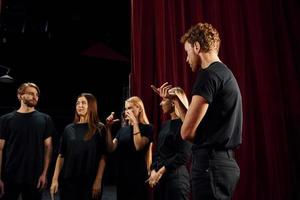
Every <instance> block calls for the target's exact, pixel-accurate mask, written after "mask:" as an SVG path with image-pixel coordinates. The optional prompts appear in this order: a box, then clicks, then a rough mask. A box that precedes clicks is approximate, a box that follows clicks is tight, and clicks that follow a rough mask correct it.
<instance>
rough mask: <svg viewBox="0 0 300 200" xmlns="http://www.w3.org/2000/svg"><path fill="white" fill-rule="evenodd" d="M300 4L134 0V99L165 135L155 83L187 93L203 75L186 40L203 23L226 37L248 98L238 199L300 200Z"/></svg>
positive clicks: (230, 61) (285, 0)
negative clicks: (193, 67) (195, 69)
mask: <svg viewBox="0 0 300 200" xmlns="http://www.w3.org/2000/svg"><path fill="white" fill-rule="evenodd" d="M299 4H300V2H299V1H296V0H265V1H260V0H251V1H246V0H242V1H241V0H228V1H225V0H209V1H204V0H164V1H162V0H151V1H141V0H131V6H132V8H131V9H132V10H131V12H132V16H131V17H132V18H131V20H132V21H131V26H132V28H131V30H132V33H131V35H132V73H131V93H132V95H138V96H140V97H141V98H142V99H143V101H144V103H145V107H146V111H147V112H148V113H149V116H150V119H151V121H152V123H153V124H154V125H155V128H156V129H157V128H158V127H159V126H160V124H161V121H162V120H163V119H164V117H163V116H162V114H161V112H160V108H159V100H160V99H159V98H158V97H157V95H155V94H154V93H153V92H152V91H151V88H150V85H151V84H154V85H157V86H159V85H161V84H162V83H163V82H165V81H168V82H169V83H171V84H173V85H176V86H181V87H182V88H183V89H184V90H185V91H186V92H187V94H188V96H189V99H190V98H191V97H190V92H191V87H192V84H193V82H194V78H195V74H192V73H191V71H190V68H189V67H188V66H187V65H186V63H185V59H186V55H185V53H184V49H183V45H182V44H181V43H180V37H181V36H182V35H183V34H184V33H185V32H186V31H187V30H188V29H189V28H190V27H191V25H194V24H196V23H198V22H208V23H211V24H213V25H214V26H215V27H216V28H217V30H218V31H219V33H220V37H221V40H222V42H221V48H220V58H221V60H222V61H223V62H224V63H225V64H227V65H228V67H229V68H230V69H231V70H232V71H233V73H234V74H235V76H236V78H237V80H238V83H239V86H240V89H241V92H242V97H243V112H244V125H243V144H242V145H241V147H240V148H239V149H238V150H237V160H238V163H239V165H240V168H241V179H240V182H239V184H238V187H237V190H236V192H235V194H234V199H244V200H250V199H251V200H253V199H263V200H265V199H272V200H282V199H300V193H299V189H298V188H297V185H300V173H299V169H300V153H299V152H300V151H299V150H298V148H297V147H299V146H300V128H299V124H300V108H299V103H300V81H299V79H300V67H299V66H300V60H299V59H298V53H299V52H300V39H299V36H300V26H299V19H300V12H299V8H300V5H299Z"/></svg>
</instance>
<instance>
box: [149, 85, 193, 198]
mask: <svg viewBox="0 0 300 200" xmlns="http://www.w3.org/2000/svg"><path fill="white" fill-rule="evenodd" d="M152 88H153V90H154V91H155V92H157V93H158V94H159V95H160V96H161V97H162V101H161V103H160V105H161V108H162V111H163V113H164V114H168V115H170V118H171V119H170V120H167V121H165V122H164V123H163V125H162V127H161V129H160V132H159V136H158V143H157V148H156V152H155V156H154V159H153V164H152V167H151V168H152V171H151V175H150V178H149V185H150V186H151V187H154V186H155V197H156V199H157V200H188V199H189V193H190V183H189V182H190V177H189V172H188V169H187V167H186V164H187V161H188V160H189V158H190V154H191V144H190V143H189V142H187V141H184V140H183V139H182V138H181V136H180V128H181V125H182V121H181V119H180V116H179V112H178V110H177V109H176V107H175V103H174V100H173V99H174V98H167V97H168V96H169V95H168V94H167V93H168V91H167V90H164V91H160V92H158V90H156V88H155V87H154V86H152ZM169 92H170V93H172V94H174V95H176V98H177V99H178V100H180V102H181V103H182V104H183V105H184V106H185V107H186V108H188V100H187V97H186V95H185V93H184V91H183V90H182V89H181V88H179V87H175V88H172V89H170V90H169Z"/></svg>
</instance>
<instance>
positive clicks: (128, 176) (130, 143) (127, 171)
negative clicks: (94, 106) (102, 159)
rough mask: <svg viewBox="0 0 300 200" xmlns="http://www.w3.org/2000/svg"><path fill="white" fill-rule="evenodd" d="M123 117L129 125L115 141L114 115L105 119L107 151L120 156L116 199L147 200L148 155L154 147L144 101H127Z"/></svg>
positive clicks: (118, 157) (122, 129)
mask: <svg viewBox="0 0 300 200" xmlns="http://www.w3.org/2000/svg"><path fill="white" fill-rule="evenodd" d="M124 115H125V116H124V117H125V120H126V122H127V123H125V126H123V127H121V129H120V130H119V131H118V132H117V134H116V137H115V138H113V139H112V134H111V126H112V124H113V123H114V122H115V121H117V120H118V119H114V116H113V113H112V114H111V115H110V116H109V117H108V118H107V119H106V124H107V127H108V129H107V147H108V151H110V152H112V151H115V152H116V155H117V163H118V165H117V166H118V175H117V199H118V200H123V199H125V200H127V199H130V200H147V199H148V190H147V184H146V183H145V181H146V180H147V177H148V170H147V161H146V160H147V159H146V155H147V152H148V150H149V146H150V147H151V140H152V132H153V130H152V125H150V124H149V121H148V118H147V115H146V112H145V108H144V104H143V102H142V100H141V99H140V98H139V97H137V96H134V97H130V98H129V99H127V100H126V101H125V113H124Z"/></svg>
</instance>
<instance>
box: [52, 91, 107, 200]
mask: <svg viewBox="0 0 300 200" xmlns="http://www.w3.org/2000/svg"><path fill="white" fill-rule="evenodd" d="M97 110H98V106H97V100H96V98H95V97H94V96H93V95H92V94H90V93H82V94H80V95H79V96H78V98H77V101H76V111H75V118H74V122H73V123H71V124H69V125H68V126H66V127H65V130H64V132H63V135H62V140H61V146H60V150H59V155H58V157H57V161H56V165H55V170H54V175H53V178H52V184H51V188H50V192H51V196H52V197H53V195H54V193H56V192H57V190H58V186H59V189H60V198H61V199H62V200H70V199H72V200H91V199H101V194H102V177H103V172H104V168H105V164H106V161H105V159H106V158H105V152H106V141H105V136H106V128H105V126H104V125H103V124H102V123H101V122H100V120H99V117H98V111H97ZM59 184H60V185H59Z"/></svg>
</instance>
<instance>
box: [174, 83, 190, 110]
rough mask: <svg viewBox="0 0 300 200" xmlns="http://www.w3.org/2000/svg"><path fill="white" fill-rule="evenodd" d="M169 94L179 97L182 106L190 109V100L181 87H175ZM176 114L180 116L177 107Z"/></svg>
mask: <svg viewBox="0 0 300 200" xmlns="http://www.w3.org/2000/svg"><path fill="white" fill-rule="evenodd" d="M169 93H174V94H175V95H176V96H177V97H178V99H179V100H180V102H181V103H182V105H183V106H184V107H185V108H186V109H188V108H189V101H188V98H187V97H186V94H185V92H184V90H183V89H182V88H181V87H173V88H171V89H170V90H169ZM175 113H176V115H177V116H180V114H179V111H178V109H177V108H176V107H175Z"/></svg>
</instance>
